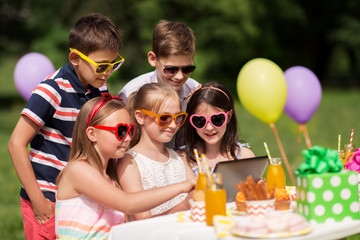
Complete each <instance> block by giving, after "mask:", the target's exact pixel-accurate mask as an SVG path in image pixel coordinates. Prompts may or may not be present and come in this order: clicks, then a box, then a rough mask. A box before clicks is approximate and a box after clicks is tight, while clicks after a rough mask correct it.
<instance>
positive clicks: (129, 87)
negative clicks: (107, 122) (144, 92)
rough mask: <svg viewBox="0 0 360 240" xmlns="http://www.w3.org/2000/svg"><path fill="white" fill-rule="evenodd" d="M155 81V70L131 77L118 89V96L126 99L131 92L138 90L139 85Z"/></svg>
mask: <svg viewBox="0 0 360 240" xmlns="http://www.w3.org/2000/svg"><path fill="white" fill-rule="evenodd" d="M153 82H157V77H156V71H152V72H148V73H144V74H141V75H140V76H137V77H136V78H133V79H132V80H130V81H129V82H127V83H126V84H125V86H124V87H123V88H122V89H121V90H120V91H119V93H118V96H119V97H120V98H122V99H124V100H126V99H127V98H128V97H129V96H130V94H131V93H133V92H136V91H137V90H139V88H140V87H141V86H143V85H144V84H147V83H153Z"/></svg>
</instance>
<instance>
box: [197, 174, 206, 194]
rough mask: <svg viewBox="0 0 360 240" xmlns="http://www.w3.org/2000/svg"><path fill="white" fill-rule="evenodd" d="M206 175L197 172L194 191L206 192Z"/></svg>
mask: <svg viewBox="0 0 360 240" xmlns="http://www.w3.org/2000/svg"><path fill="white" fill-rule="evenodd" d="M206 178H207V177H206V173H205V172H201V173H200V172H199V175H198V177H197V182H196V186H195V189H196V190H204V191H205V190H206V182H207V181H206Z"/></svg>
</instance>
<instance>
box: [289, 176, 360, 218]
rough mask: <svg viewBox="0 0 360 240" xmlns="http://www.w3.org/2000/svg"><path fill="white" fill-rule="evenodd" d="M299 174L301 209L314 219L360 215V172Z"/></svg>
mask: <svg viewBox="0 0 360 240" xmlns="http://www.w3.org/2000/svg"><path fill="white" fill-rule="evenodd" d="M295 176H296V196H297V199H296V203H297V206H296V208H297V212H298V213H299V214H301V215H303V216H304V217H305V218H306V219H307V220H308V221H309V222H311V223H324V222H342V221H352V220H356V219H360V214H359V193H358V191H359V190H358V183H359V181H358V173H357V172H353V171H347V170H342V171H340V172H335V173H334V172H330V173H329V172H325V173H310V174H300V173H299V172H296V173H295Z"/></svg>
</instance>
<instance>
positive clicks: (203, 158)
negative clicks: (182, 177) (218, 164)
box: [201, 153, 211, 179]
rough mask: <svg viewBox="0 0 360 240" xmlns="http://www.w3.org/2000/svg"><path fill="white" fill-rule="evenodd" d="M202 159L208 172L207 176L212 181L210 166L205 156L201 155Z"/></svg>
mask: <svg viewBox="0 0 360 240" xmlns="http://www.w3.org/2000/svg"><path fill="white" fill-rule="evenodd" d="M201 158H202V162H203V164H204V167H205V170H206V174H207V175H208V178H209V179H211V173H210V168H209V165H208V163H207V161H206V159H205V154H203V153H202V154H201Z"/></svg>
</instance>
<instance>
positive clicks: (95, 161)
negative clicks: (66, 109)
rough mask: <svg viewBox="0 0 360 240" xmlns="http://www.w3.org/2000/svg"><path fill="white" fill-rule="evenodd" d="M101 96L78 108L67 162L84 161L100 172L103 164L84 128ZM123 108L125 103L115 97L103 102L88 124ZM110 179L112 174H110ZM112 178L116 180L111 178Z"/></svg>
mask: <svg viewBox="0 0 360 240" xmlns="http://www.w3.org/2000/svg"><path fill="white" fill-rule="evenodd" d="M102 99H103V98H102V97H96V98H93V99H91V100H89V101H88V102H86V103H85V104H84V105H83V106H82V108H81V109H80V112H79V114H78V116H77V118H76V121H75V125H74V129H73V134H72V144H71V148H70V155H69V161H68V163H71V162H72V161H79V160H80V161H85V162H87V163H88V164H90V165H91V166H93V167H94V168H96V169H97V170H98V171H99V172H100V173H102V171H103V166H102V163H101V158H100V156H99V154H98V152H97V151H96V149H95V148H94V146H93V144H92V142H91V141H90V139H89V138H88V137H87V135H86V129H87V126H86V125H87V124H86V122H87V119H88V117H89V114H90V112H91V110H92V109H93V108H94V106H95V105H96V104H97V103H98V102H99V101H101V100H102ZM123 108H125V105H124V104H123V103H122V102H121V101H119V100H117V99H111V100H109V101H108V102H106V103H105V105H104V106H103V107H102V108H101V109H100V110H99V112H98V113H97V114H96V115H95V116H94V117H93V119H92V120H91V122H90V126H94V125H101V122H102V121H103V120H104V119H105V118H106V117H107V116H109V115H110V114H112V113H113V112H115V111H117V110H120V109H123ZM109 167H113V164H109ZM65 170H66V167H65V168H64V169H63V171H61V172H60V174H59V176H58V178H57V180H56V183H58V182H59V181H60V179H61V176H62V173H63V172H64V171H65ZM107 172H112V173H113V172H115V170H114V169H108V170H107ZM110 177H111V178H112V179H113V177H114V176H110ZM113 180H116V178H115V179H113Z"/></svg>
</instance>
